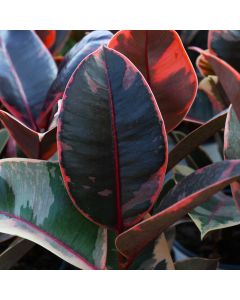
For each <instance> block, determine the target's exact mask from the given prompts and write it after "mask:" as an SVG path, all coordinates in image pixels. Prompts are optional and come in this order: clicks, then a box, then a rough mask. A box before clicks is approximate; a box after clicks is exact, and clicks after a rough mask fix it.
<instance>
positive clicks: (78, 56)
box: [39, 30, 112, 127]
mask: <svg viewBox="0 0 240 300" xmlns="http://www.w3.org/2000/svg"><path fill="white" fill-rule="evenodd" d="M111 37H112V33H111V32H110V31H106V30H96V31H93V32H91V33H89V34H88V35H87V36H85V37H84V38H83V39H82V40H81V41H80V42H78V43H77V44H75V45H74V47H73V48H72V49H71V50H70V51H69V52H68V53H66V55H65V56H64V59H63V61H62V62H61V64H60V66H59V73H58V76H57V78H56V80H55V81H54V82H53V84H52V86H51V88H50V90H49V93H48V96H47V98H46V101H45V104H44V109H43V113H42V115H41V119H40V120H39V125H40V127H45V126H46V124H45V122H46V120H45V119H46V116H47V115H48V113H49V112H50V111H51V109H52V107H53V106H54V105H55V104H56V103H57V101H58V100H59V99H61V98H62V96H63V92H64V90H65V88H66V85H67V83H68V80H69V79H70V77H71V75H72V73H73V72H74V70H75V69H76V67H77V66H78V65H79V63H80V62H81V61H82V60H83V59H84V58H85V57H86V56H88V55H89V54H90V53H92V52H94V51H95V50H97V49H98V48H99V47H100V46H101V45H106V44H107V43H108V41H109V40H110V38H111Z"/></svg>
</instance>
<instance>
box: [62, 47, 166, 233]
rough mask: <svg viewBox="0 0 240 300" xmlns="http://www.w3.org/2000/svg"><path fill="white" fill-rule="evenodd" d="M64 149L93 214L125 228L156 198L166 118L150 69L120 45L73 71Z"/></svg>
mask: <svg viewBox="0 0 240 300" xmlns="http://www.w3.org/2000/svg"><path fill="white" fill-rule="evenodd" d="M58 152H59V162H60V166H61V171H62V174H63V178H64V182H65V185H66V187H67V189H68V192H69V195H70V196H71V199H72V201H73V203H74V204H75V206H76V207H77V208H78V210H79V211H80V212H81V213H83V214H84V215H85V216H86V217H87V218H88V219H91V220H93V221H94V222H96V223H98V224H102V225H106V226H107V227H109V228H112V229H115V230H117V231H118V232H121V231H122V230H123V229H124V228H126V227H130V226H131V225H133V224H136V223H137V222H138V221H140V220H142V218H143V217H144V215H145V214H146V213H147V212H148V211H149V210H150V209H151V208H152V206H153V205H154V203H155V201H156V200H157V197H158V194H159V192H160V190H161V187H162V183H163V179H164V174H165V171H166V163H167V143H166V134H165V128H164V123H163V120H162V116H161V113H160V111H159V109H158V106H157V103H156V100H155V98H154V96H153V94H152V92H151V90H150V88H149V86H148V84H147V83H146V81H145V79H144V78H143V76H142V74H141V73H140V72H139V71H138V69H137V68H136V67H135V66H134V65H133V64H132V63H131V62H130V61H129V60H128V59H127V58H126V57H125V56H123V55H122V54H120V53H119V52H117V51H115V50H113V49H109V48H106V47H101V48H99V49H98V50H97V51H96V52H94V53H92V54H91V55H89V56H88V57H87V58H86V59H85V60H84V61H83V62H82V63H81V64H80V65H79V67H78V69H77V70H76V72H75V73H74V74H73V76H72V78H71V79H70V81H69V83H68V85H67V88H66V91H65V94H64V97H63V103H62V111H61V113H60V117H59V122H58Z"/></svg>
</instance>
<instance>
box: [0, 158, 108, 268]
mask: <svg viewBox="0 0 240 300" xmlns="http://www.w3.org/2000/svg"><path fill="white" fill-rule="evenodd" d="M0 190H1V195H2V196H1V199H0V232H3V233H7V234H12V235H17V236H20V237H22V238H25V239H28V240H31V241H33V242H35V243H37V244H39V245H41V246H43V247H44V248H46V249H48V250H49V251H51V252H53V253H54V254H56V255H57V256H59V257H61V258H62V259H64V260H66V261H67V262H69V263H71V264H73V265H74V266H76V267H79V268H82V269H102V268H105V261H106V251H107V249H106V248H107V243H106V239H107V236H106V235H107V232H106V229H103V228H99V227H98V226H96V225H95V224H93V223H91V222H89V221H88V220H87V219H86V218H84V217H83V216H82V215H81V214H79V212H78V211H77V210H76V209H75V208H74V206H73V205H72V203H71V201H70V199H69V197H68V195H67V193H66V191H65V187H64V185H63V182H62V177H61V173H60V170H59V166H58V164H57V163H50V162H45V161H38V160H27V159H6V160H1V162H0Z"/></svg>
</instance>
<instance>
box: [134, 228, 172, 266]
mask: <svg viewBox="0 0 240 300" xmlns="http://www.w3.org/2000/svg"><path fill="white" fill-rule="evenodd" d="M128 269H129V270H174V269H175V268H174V264H173V261H172V257H171V254H170V251H169V248H168V243H167V240H166V238H165V236H164V234H163V233H162V234H161V235H160V237H159V238H158V239H156V240H155V241H153V242H151V243H149V244H148V245H147V246H146V247H145V248H144V250H142V251H141V253H140V254H139V255H138V256H137V257H136V258H135V259H134V261H133V262H132V263H131V264H130V266H129V267H128Z"/></svg>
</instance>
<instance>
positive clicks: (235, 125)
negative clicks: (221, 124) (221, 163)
mask: <svg viewBox="0 0 240 300" xmlns="http://www.w3.org/2000/svg"><path fill="white" fill-rule="evenodd" d="M239 130H240V122H239V120H238V118H237V115H236V113H235V112H234V109H233V107H232V106H230V109H229V112H228V115H227V119H226V125H225V130H224V156H225V158H226V159H239V158H240V148H239V147H240V131H239ZM231 190H232V195H233V198H234V200H235V203H236V206H237V208H238V213H239V212H240V193H239V191H240V182H239V181H238V182H234V183H232V184H231Z"/></svg>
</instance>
